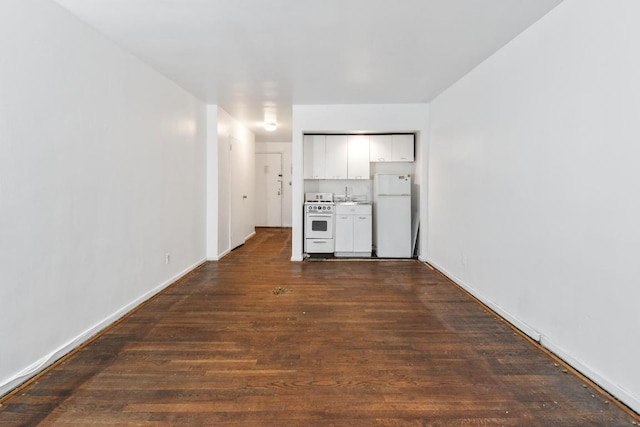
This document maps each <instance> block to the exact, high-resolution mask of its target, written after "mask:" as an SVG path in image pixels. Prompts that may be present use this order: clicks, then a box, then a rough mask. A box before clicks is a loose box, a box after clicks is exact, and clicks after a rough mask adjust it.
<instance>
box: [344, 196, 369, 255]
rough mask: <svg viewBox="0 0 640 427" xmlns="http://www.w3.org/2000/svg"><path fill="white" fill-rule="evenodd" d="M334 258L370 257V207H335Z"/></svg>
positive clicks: (362, 205)
mask: <svg viewBox="0 0 640 427" xmlns="http://www.w3.org/2000/svg"><path fill="white" fill-rule="evenodd" d="M335 224H336V227H335V233H336V234H335V256H337V257H370V256H371V247H372V239H371V232H372V220H371V205H370V204H361V205H341V204H338V205H336V222H335Z"/></svg>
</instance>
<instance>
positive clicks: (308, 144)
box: [303, 135, 326, 179]
mask: <svg viewBox="0 0 640 427" xmlns="http://www.w3.org/2000/svg"><path fill="white" fill-rule="evenodd" d="M303 150H304V179H324V177H325V157H326V153H325V135H305V136H304V143H303Z"/></svg>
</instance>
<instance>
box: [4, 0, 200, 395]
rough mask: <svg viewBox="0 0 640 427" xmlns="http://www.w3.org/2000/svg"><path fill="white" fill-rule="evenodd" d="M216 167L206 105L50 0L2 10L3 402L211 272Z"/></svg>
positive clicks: (8, 0)
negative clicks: (167, 292)
mask: <svg viewBox="0 0 640 427" xmlns="http://www.w3.org/2000/svg"><path fill="white" fill-rule="evenodd" d="M205 162H206V158H205V107H204V105H203V104H202V103H201V102H199V101H198V100H196V99H195V98H194V97H193V96H191V95H190V94H188V93H187V92H185V91H184V90H183V89H181V88H180V87H178V86H176V85H175V84H174V83H172V82H170V81H169V80H168V79H166V78H165V77H163V76H162V75H160V74H159V73H158V72H156V71H154V70H152V69H150V68H149V67H148V66H147V65H145V64H143V63H142V62H141V61H139V60H137V59H135V58H134V57H132V56H131V55H130V54H129V53H126V52H124V51H123V50H121V49H120V48H119V47H117V46H116V45H115V44H114V43H113V42H111V41H109V40H107V39H105V38H104V37H103V36H101V35H99V34H98V33H96V32H95V31H94V30H93V29H91V28H90V27H88V26H87V25H85V24H83V23H81V22H80V21H79V20H78V19H77V18H75V17H73V16H71V15H70V14H69V13H68V12H67V11H65V10H64V9H62V8H61V7H60V6H58V5H57V4H56V3H54V2H52V1H49V0H4V1H2V2H0V319H1V320H2V328H0V395H1V394H3V393H5V392H7V391H8V390H10V389H11V388H13V387H14V386H15V385H17V384H19V383H20V382H22V381H23V380H25V379H26V378H28V377H30V376H31V375H33V374H34V373H36V372H38V371H39V370H41V369H42V368H43V367H45V366H46V365H48V364H49V363H51V362H52V361H54V360H55V359H56V358H58V357H59V356H61V355H62V354H64V353H66V352H67V351H69V350H70V349H72V348H74V347H76V346H77V345H78V344H80V343H81V342H83V341H84V340H86V339H87V338H89V337H90V336H91V335H93V334H94V333H96V332H97V331H99V330H100V329H101V328H103V327H104V326H106V325H108V324H110V323H111V322H113V321H114V320H116V319H117V318H118V317H120V316H121V315H122V314H124V313H125V312H127V311H128V310H130V309H131V308H133V307H134V306H136V305H137V304H139V303H140V302H141V301H143V300H145V299H146V298H148V297H149V296H151V295H153V294H154V293H156V292H157V291H159V290H160V289H162V288H163V287H164V286H166V285H167V284H169V283H171V282H173V280H175V279H176V278H177V277H180V276H181V275H182V274H183V273H184V272H186V271H189V270H191V269H192V268H193V267H195V266H197V265H198V264H199V263H200V262H202V261H203V259H204V258H205V220H206V217H205V183H206V181H205V171H206V169H205V166H206V163H205ZM166 254H170V262H169V263H168V264H167V263H166V258H165V257H166Z"/></svg>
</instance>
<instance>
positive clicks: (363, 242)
mask: <svg viewBox="0 0 640 427" xmlns="http://www.w3.org/2000/svg"><path fill="white" fill-rule="evenodd" d="M371 231H372V222H371V215H354V216H353V251H354V252H371V246H372V245H371Z"/></svg>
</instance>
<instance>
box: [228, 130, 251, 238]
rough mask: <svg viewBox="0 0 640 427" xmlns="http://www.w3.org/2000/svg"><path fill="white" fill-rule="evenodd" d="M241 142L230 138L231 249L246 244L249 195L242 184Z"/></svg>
mask: <svg viewBox="0 0 640 427" xmlns="http://www.w3.org/2000/svg"><path fill="white" fill-rule="evenodd" d="M241 147H242V145H241V142H240V141H239V140H238V139H236V138H234V137H232V136H230V137H229V199H230V200H229V201H230V203H229V249H235V248H237V247H238V246H240V245H242V244H243V243H244V238H245V237H246V236H245V233H244V229H245V224H244V223H245V221H244V218H245V214H246V212H245V206H244V205H245V200H246V199H247V196H248V195H247V194H245V193H246V191H245V188H244V185H243V182H242V176H241V175H242V151H241Z"/></svg>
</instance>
